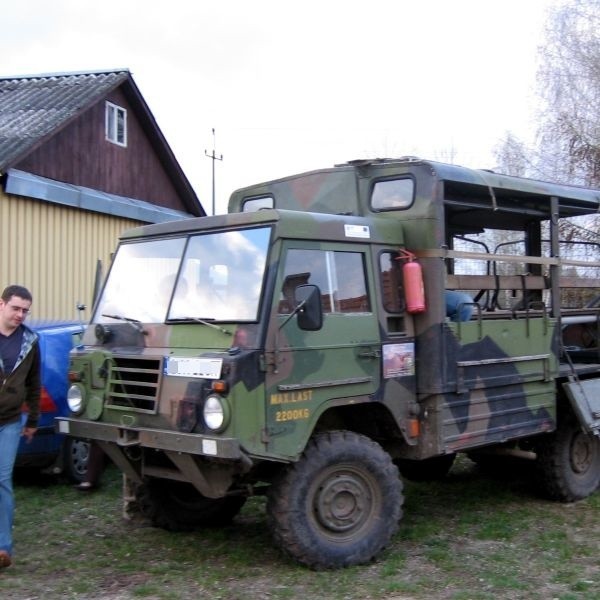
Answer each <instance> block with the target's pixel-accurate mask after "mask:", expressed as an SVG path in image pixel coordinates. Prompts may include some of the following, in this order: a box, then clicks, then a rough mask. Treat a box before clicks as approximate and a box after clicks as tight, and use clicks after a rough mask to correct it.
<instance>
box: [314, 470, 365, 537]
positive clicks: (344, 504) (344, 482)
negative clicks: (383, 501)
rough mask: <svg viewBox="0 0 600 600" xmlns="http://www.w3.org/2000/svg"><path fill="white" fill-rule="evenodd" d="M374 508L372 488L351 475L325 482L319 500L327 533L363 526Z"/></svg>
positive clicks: (317, 504) (317, 507) (317, 510)
mask: <svg viewBox="0 0 600 600" xmlns="http://www.w3.org/2000/svg"><path fill="white" fill-rule="evenodd" d="M370 507H371V496H370V494H369V489H368V486H367V485H366V484H365V482H364V481H362V480H360V479H359V478H357V477H355V476H353V475H350V474H348V475H340V476H338V477H335V478H334V479H331V480H328V481H325V482H324V483H323V485H322V486H321V488H320V490H319V494H318V495H317V497H316V499H315V513H316V516H317V519H318V521H319V522H320V523H321V524H322V525H323V526H324V527H326V528H327V529H330V530H332V531H337V532H344V531H348V530H351V529H354V528H355V527H357V526H358V525H360V524H361V523H362V522H363V521H364V520H365V519H366V518H367V517H368V514H369V510H370Z"/></svg>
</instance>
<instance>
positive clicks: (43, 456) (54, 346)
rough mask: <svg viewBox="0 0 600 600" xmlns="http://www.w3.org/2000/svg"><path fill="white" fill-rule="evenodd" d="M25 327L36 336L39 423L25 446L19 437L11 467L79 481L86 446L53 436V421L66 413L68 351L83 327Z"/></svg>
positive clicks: (42, 324)
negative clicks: (39, 375) (39, 371)
mask: <svg viewBox="0 0 600 600" xmlns="http://www.w3.org/2000/svg"><path fill="white" fill-rule="evenodd" d="M27 325H28V326H29V327H30V328H31V329H33V330H34V331H35V332H36V333H37V334H38V335H39V337H40V351H41V356H42V398H41V403H40V422H39V426H38V430H37V432H36V434H35V435H34V436H33V439H32V441H31V442H30V443H29V444H28V443H26V440H25V438H21V442H20V445H19V450H18V454H17V461H16V465H15V466H16V467H27V468H38V469H43V470H45V471H46V472H49V473H53V474H59V473H64V474H65V475H66V476H67V477H68V478H69V479H71V480H72V481H75V482H79V481H82V480H83V478H84V477H85V474H86V471H87V460H88V453H89V443H88V442H87V441H86V440H80V439H76V438H69V437H67V436H65V435H63V434H60V433H56V432H55V431H54V419H55V418H56V417H57V416H61V417H62V416H68V415H69V413H70V411H69V407H68V405H67V390H68V388H69V380H68V376H69V352H70V351H71V349H72V348H73V347H74V346H76V345H77V344H79V342H80V338H81V334H82V331H83V325H82V324H81V323H80V322H77V321H29V322H28V323H27Z"/></svg>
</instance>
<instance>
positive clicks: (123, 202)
mask: <svg viewBox="0 0 600 600" xmlns="http://www.w3.org/2000/svg"><path fill="white" fill-rule="evenodd" d="M4 191H5V192H6V193H7V194H13V195H15V196H24V197H26V198H35V199H37V200H42V201H46V202H51V203H54V204H62V205H64V206H72V207H74V208H81V209H83V210H90V211H92V212H99V213H103V214H105V215H114V216H116V217H123V218H125V219H131V220H133V221H143V222H144V223H165V222H167V221H178V220H180V219H189V218H190V216H191V215H190V214H189V213H185V212H182V211H179V210H174V209H172V208H166V207H164V206H157V205H156V204H151V203H150V202H144V201H143V200H136V199H135V198H126V197H124V196H116V195H115V194H108V193H107V192H101V191H99V190H94V189H91V188H86V187H83V186H81V185H73V184H70V183H64V182H62V181H54V180H52V179H47V178H46V177H41V176H39V175H32V174H31V173H26V172H24V171H18V170H17V169H9V171H8V174H7V178H6V185H5V190H4Z"/></svg>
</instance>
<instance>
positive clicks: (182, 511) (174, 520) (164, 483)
mask: <svg viewBox="0 0 600 600" xmlns="http://www.w3.org/2000/svg"><path fill="white" fill-rule="evenodd" d="M136 496H137V501H138V504H139V507H140V511H141V512H142V514H143V515H144V516H145V517H147V518H148V519H150V521H152V523H153V525H155V526H156V527H161V528H162V529H167V530H169V531H191V530H193V529H198V528H201V527H220V526H223V525H227V524H228V523H230V522H231V521H232V520H233V518H234V517H235V516H236V515H237V514H238V513H239V512H240V510H241V509H242V506H244V503H245V502H246V498H245V497H244V496H226V497H224V498H206V497H205V496H203V495H202V494H201V493H200V492H199V491H198V490H196V488H195V487H194V486H193V485H191V484H190V483H183V482H180V481H170V480H166V479H151V480H149V481H147V482H146V483H145V484H144V485H142V486H140V487H139V488H138V489H137V491H136Z"/></svg>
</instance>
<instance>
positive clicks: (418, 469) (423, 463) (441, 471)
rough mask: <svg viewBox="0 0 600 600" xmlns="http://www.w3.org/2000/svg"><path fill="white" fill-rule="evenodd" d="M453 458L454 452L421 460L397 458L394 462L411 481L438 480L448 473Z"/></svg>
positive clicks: (454, 456)
mask: <svg viewBox="0 0 600 600" xmlns="http://www.w3.org/2000/svg"><path fill="white" fill-rule="evenodd" d="M455 458H456V454H442V455H441V456H432V457H430V458H425V459H423V460H412V459H407V458H397V459H396V460H394V464H395V465H396V466H397V467H398V470H399V471H400V474H401V475H402V477H404V478H405V479H410V480H411V481H439V480H440V479H444V477H446V475H448V473H449V471H450V469H451V468H452V465H453V464H454V459H455Z"/></svg>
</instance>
